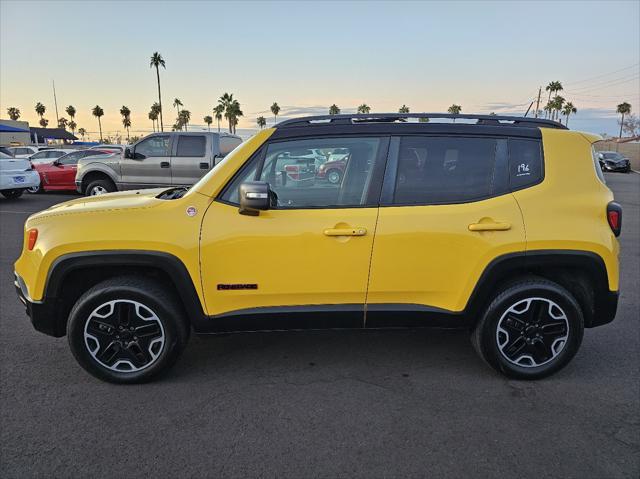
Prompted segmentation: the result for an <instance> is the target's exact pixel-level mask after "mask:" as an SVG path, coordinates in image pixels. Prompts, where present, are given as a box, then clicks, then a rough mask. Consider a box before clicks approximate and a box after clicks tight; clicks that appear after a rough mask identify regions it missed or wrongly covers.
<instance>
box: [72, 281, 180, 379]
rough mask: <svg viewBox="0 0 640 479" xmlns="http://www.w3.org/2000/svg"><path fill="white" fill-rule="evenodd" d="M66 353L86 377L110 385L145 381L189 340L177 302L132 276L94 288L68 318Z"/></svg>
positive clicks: (168, 364)
mask: <svg viewBox="0 0 640 479" xmlns="http://www.w3.org/2000/svg"><path fill="white" fill-rule="evenodd" d="M67 336H68V340H69V345H70V347H71V351H72V352H73V355H74V356H75V358H76V360H77V361H78V363H80V365H81V366H82V367H83V368H84V369H85V370H86V371H88V372H89V373H91V374H92V375H94V376H96V377H98V378H100V379H102V380H105V381H109V382H114V383H139V382H145V381H149V380H150V379H152V378H154V377H156V376H157V375H159V374H161V373H163V372H165V371H166V370H167V369H169V367H171V366H172V365H173V363H174V362H175V361H176V359H177V358H178V356H179V355H180V353H181V352H182V349H183V348H184V346H185V345H186V343H187V340H188V338H189V326H188V323H187V320H186V318H185V317H184V313H183V312H182V308H181V306H180V303H179V302H178V300H177V299H176V298H175V297H173V295H172V294H170V293H169V292H168V291H167V288H165V287H163V286H162V285H161V284H160V283H156V282H155V281H151V280H148V279H146V278H138V277H131V276H128V277H119V278H113V279H109V280H106V281H103V282H102V283H99V284H97V285H96V286H94V287H93V288H91V289H90V290H88V291H87V292H86V293H84V294H83V295H82V296H81V297H80V299H78V301H77V302H76V304H75V305H74V307H73V308H72V310H71V313H70V315H69V325H68V331H67Z"/></svg>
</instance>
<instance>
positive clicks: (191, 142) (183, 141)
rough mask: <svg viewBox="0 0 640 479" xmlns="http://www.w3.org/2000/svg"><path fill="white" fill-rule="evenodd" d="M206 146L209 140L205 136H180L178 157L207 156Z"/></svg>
mask: <svg viewBox="0 0 640 479" xmlns="http://www.w3.org/2000/svg"><path fill="white" fill-rule="evenodd" d="M206 146H207V139H206V138H205V137H204V136H196V135H180V137H179V138H178V149H177V152H176V156H197V157H202V156H204V155H205V151H206Z"/></svg>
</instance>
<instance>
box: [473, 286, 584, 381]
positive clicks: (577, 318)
mask: <svg viewBox="0 0 640 479" xmlns="http://www.w3.org/2000/svg"><path fill="white" fill-rule="evenodd" d="M533 297H536V298H544V299H548V300H551V301H553V302H554V303H556V304H557V305H558V306H559V307H560V308H561V309H562V310H563V312H564V313H565V314H566V316H567V322H568V324H569V337H568V338H567V341H566V343H565V345H564V347H563V348H562V351H561V352H560V354H558V356H556V357H555V358H554V359H552V360H551V361H550V362H549V363H547V364H543V365H541V366H536V367H531V368H528V367H523V366H518V365H516V364H513V363H511V362H509V361H508V360H507V359H506V358H505V357H504V356H503V355H502V353H501V352H500V350H499V349H498V343H497V339H496V330H497V326H498V322H499V321H500V318H501V317H502V315H503V314H504V313H505V311H506V310H507V309H508V308H510V307H511V306H513V305H514V304H515V303H517V302H518V301H521V300H523V299H527V298H533ZM583 334H584V320H583V315H582V311H581V309H580V306H579V305H578V303H577V302H576V301H575V299H573V297H572V296H571V295H570V294H569V293H568V292H567V291H566V290H564V289H563V288H561V287H560V286H557V285H554V284H551V283H549V284H545V283H541V284H531V285H529V286H526V285H516V286H513V287H512V288H509V289H507V290H506V291H505V292H504V293H502V294H500V295H498V296H497V297H496V298H495V299H494V301H493V302H492V303H491V304H490V305H489V307H488V308H487V311H486V313H485V316H484V318H483V324H482V331H481V338H480V339H481V341H480V342H481V344H480V346H481V348H482V353H483V355H484V357H485V358H486V360H487V362H488V363H489V364H490V365H491V366H493V367H494V368H495V369H497V370H499V371H501V372H502V373H504V374H506V375H507V376H510V377H513V378H517V379H538V378H542V377H545V376H548V375H550V374H553V373H554V372H556V371H558V370H560V369H562V368H563V367H564V366H566V365H567V364H568V363H569V361H570V360H571V359H572V358H573V356H575V354H576V353H577V351H578V349H579V348H580V344H581V343H582V337H583Z"/></svg>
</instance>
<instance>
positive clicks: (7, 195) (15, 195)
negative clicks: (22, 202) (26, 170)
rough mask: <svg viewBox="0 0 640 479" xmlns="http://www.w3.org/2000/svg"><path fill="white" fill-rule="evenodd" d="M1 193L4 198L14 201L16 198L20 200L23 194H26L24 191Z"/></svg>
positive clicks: (4, 191) (5, 191)
mask: <svg viewBox="0 0 640 479" xmlns="http://www.w3.org/2000/svg"><path fill="white" fill-rule="evenodd" d="M0 193H2V196H4V197H5V198H6V199H8V200H13V199H15V198H20V197H21V196H22V193H24V190H3V191H0Z"/></svg>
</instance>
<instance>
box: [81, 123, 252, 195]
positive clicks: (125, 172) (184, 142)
mask: <svg viewBox="0 0 640 479" xmlns="http://www.w3.org/2000/svg"><path fill="white" fill-rule="evenodd" d="M240 143H242V139H241V138H240V137H239V136H236V135H230V134H228V133H214V132H177V131H174V132H166V133H152V134H151V135H147V136H145V137H144V138H142V139H141V140H140V141H138V142H137V143H135V144H133V145H131V146H130V147H126V148H125V150H124V152H123V154H122V155H120V154H117V155H112V156H109V157H106V158H85V159H82V160H80V162H78V171H77V173H76V180H75V184H76V189H77V191H78V192H79V193H82V194H86V195H90V196H94V195H101V194H104V193H110V192H112V191H120V190H132V189H139V188H152V187H156V186H190V185H193V184H194V183H195V182H196V181H198V180H199V179H200V178H201V177H202V176H204V174H205V173H207V172H208V171H210V170H211V169H212V168H213V167H214V166H215V165H216V164H217V163H218V162H219V161H220V160H221V159H222V158H223V157H224V156H226V155H227V154H228V153H230V152H231V150H233V149H234V148H235V147H236V146H238V145H239V144H240ZM106 147H109V145H106Z"/></svg>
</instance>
